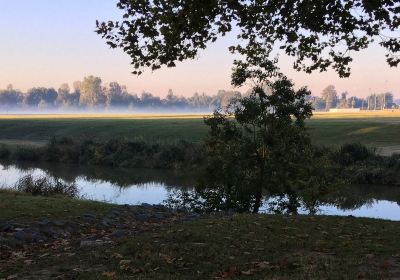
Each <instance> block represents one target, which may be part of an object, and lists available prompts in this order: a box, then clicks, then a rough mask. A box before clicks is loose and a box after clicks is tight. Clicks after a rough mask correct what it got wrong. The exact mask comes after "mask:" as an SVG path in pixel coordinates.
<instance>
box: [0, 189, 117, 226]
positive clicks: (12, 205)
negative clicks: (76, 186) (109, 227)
mask: <svg viewBox="0 0 400 280" xmlns="http://www.w3.org/2000/svg"><path fill="white" fill-rule="evenodd" d="M111 207H112V206H111V205H110V204H106V203H101V202H96V201H89V200H78V199H72V198H68V197H64V196H51V197H42V196H32V195H30V194H23V193H19V192H13V191H9V190H1V189H0V219H4V220H7V219H16V220H21V221H26V220H28V221H29V220H31V219H38V218H66V217H73V216H78V215H80V214H82V213H87V212H90V213H94V214H100V213H103V212H105V211H106V210H108V209H109V208H111Z"/></svg>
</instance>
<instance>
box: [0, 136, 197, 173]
mask: <svg viewBox="0 0 400 280" xmlns="http://www.w3.org/2000/svg"><path fill="white" fill-rule="evenodd" d="M202 150H203V147H202V146H201V145H196V144H193V143H189V142H185V141H177V142H171V143H157V142H147V143H146V142H144V141H140V140H137V141H127V140H124V139H111V140H108V141H105V142H99V141H94V140H90V139H86V140H78V141H76V140H73V139H72V138H66V137H63V138H60V139H57V138H53V139H51V141H49V143H48V144H47V145H46V146H44V147H39V148H38V147H29V146H24V147H20V148H17V149H15V148H14V149H13V148H8V149H7V147H4V148H3V150H2V152H1V153H0V156H3V157H0V158H3V159H13V160H29V161H33V160H40V161H48V162H60V163H75V164H87V165H104V166H113V167H126V168H161V169H181V168H190V167H191V168H195V167H196V166H199V165H200V164H201V162H202V160H203V157H202Z"/></svg>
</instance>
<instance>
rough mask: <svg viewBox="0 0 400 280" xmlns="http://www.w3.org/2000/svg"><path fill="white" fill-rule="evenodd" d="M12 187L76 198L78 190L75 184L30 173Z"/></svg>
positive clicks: (41, 193) (33, 193) (32, 192)
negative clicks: (35, 176) (34, 176)
mask: <svg viewBox="0 0 400 280" xmlns="http://www.w3.org/2000/svg"><path fill="white" fill-rule="evenodd" d="M14 189H15V190H17V191H20V192H24V193H30V194H32V195H35V196H36V195H42V196H49V195H65V196H68V197H72V198H77V197H78V194H79V191H78V187H77V186H76V185H75V184H66V183H64V182H62V181H60V180H51V179H49V178H47V177H45V176H43V177H39V178H36V179H35V178H33V176H32V175H27V176H24V177H22V178H21V179H19V180H18V182H17V183H16V184H15V186H14Z"/></svg>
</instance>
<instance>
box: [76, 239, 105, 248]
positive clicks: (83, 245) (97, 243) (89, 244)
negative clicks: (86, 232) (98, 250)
mask: <svg viewBox="0 0 400 280" xmlns="http://www.w3.org/2000/svg"><path fill="white" fill-rule="evenodd" d="M100 245H102V242H100V241H98V240H81V243H80V245H79V247H80V248H88V247H96V246H100Z"/></svg>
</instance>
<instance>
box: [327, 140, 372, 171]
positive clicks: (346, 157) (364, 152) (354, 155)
mask: <svg viewBox="0 0 400 280" xmlns="http://www.w3.org/2000/svg"><path fill="white" fill-rule="evenodd" d="M333 157H334V158H333V159H334V161H336V162H337V163H339V164H341V165H344V166H348V165H351V164H354V163H356V162H362V161H367V160H375V159H376V158H377V157H378V156H377V155H376V152H375V150H374V149H371V148H368V147H366V146H364V145H362V144H360V143H353V144H344V145H343V146H341V147H340V148H339V150H338V151H337V152H336V153H335V154H334V156H333Z"/></svg>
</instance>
